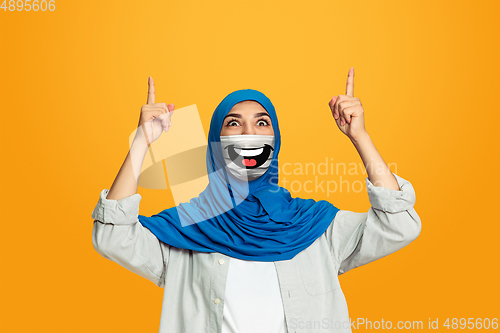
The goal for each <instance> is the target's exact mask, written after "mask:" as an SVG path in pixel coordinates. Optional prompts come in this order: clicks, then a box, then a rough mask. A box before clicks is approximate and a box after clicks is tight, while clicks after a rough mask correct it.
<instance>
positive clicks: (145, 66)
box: [0, 0, 500, 333]
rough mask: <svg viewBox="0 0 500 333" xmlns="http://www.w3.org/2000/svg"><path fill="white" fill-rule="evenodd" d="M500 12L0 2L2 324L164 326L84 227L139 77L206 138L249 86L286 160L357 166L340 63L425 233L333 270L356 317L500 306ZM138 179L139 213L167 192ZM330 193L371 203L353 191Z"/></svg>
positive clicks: (152, 298)
mask: <svg viewBox="0 0 500 333" xmlns="http://www.w3.org/2000/svg"><path fill="white" fill-rule="evenodd" d="M499 7H500V3H499V2H498V1H472V0H470V1H458V0H455V1H436V0H433V1H400V0H397V1H375V0H373V1H354V0H349V1H332V0H329V1H277V0H267V1H240V0H238V1H192V0H190V1H96V0H93V1H60V0H58V1H56V10H55V11H54V12H33V11H32V12H17V11H15V12H9V11H7V12H4V11H3V10H0V27H1V35H0V48H1V52H0V57H1V66H0V68H1V69H0V100H1V108H2V130H1V140H2V141H1V144H2V155H3V157H2V163H1V168H2V169H1V172H2V183H3V188H2V194H1V196H2V200H1V202H2V213H3V217H2V241H1V242H0V244H1V248H0V250H1V258H2V269H1V277H0V279H1V284H0V286H1V287H0V288H1V305H0V307H1V308H0V325H1V326H0V331H2V332H6V333H10V332H54V333H55V332H96V333H98V332H102V333H108V332H121V333H125V332H134V333H136V332H157V331H158V327H159V321H160V312H161V303H162V297H163V289H161V288H158V287H156V286H155V285H154V284H153V283H151V282H149V281H148V280H146V279H144V278H142V277H140V276H138V275H135V274H133V273H131V272H129V271H127V270H126V269H124V268H122V267H121V266H119V265H118V264H116V263H113V262H111V261H108V260H106V259H104V258H103V257H101V256H100V255H99V254H98V253H97V252H96V251H95V250H94V249H93V246H92V238H91V234H92V226H93V220H92V218H91V212H92V210H93V209H94V207H95V205H96V203H97V200H98V198H99V193H100V191H101V190H102V189H103V188H108V189H109V188H110V186H111V184H112V182H113V180H114V178H115V176H116V174H117V172H118V170H119V168H120V166H121V164H122V163H123V160H124V158H125V156H126V154H127V151H128V137H129V135H130V133H131V132H132V131H133V130H134V129H135V126H136V125H137V121H138V116H139V112H140V107H141V106H142V105H143V104H145V103H146V98H147V79H148V76H152V77H153V78H154V80H155V83H156V91H157V95H156V101H157V102H166V103H174V104H175V105H176V107H177V108H180V107H184V106H188V105H192V104H196V105H197V107H198V110H199V112H200V116H201V119H202V122H203V126H204V129H205V131H206V133H208V128H209V122H210V117H211V114H212V112H213V110H214V109H215V107H216V106H217V105H218V103H219V102H220V101H221V100H222V99H223V98H224V97H225V96H226V95H227V94H228V93H230V92H232V91H234V90H237V89H247V88H251V89H257V90H259V91H262V92H263V93H265V94H266V95H267V96H268V97H269V98H270V99H271V101H272V102H273V103H274V105H275V107H276V110H277V112H278V117H279V120H280V127H281V134H282V141H283V145H282V150H281V154H280V163H282V164H283V163H285V162H290V163H309V162H312V163H321V162H324V161H325V158H333V159H334V161H335V162H336V163H341V162H344V163H350V162H353V163H359V162H361V160H360V158H359V156H358V155H357V152H356V150H355V149H354V147H353V146H352V144H351V142H350V141H349V140H348V138H347V137H345V136H344V135H343V134H342V133H341V132H340V131H339V130H338V128H337V127H336V125H335V123H334V120H333V118H332V116H331V113H330V109H329V107H328V105H327V103H328V101H329V100H330V98H331V97H332V96H334V95H339V94H344V93H345V81H346V78H347V72H348V70H349V68H350V67H351V66H353V67H354V70H355V79H354V87H355V88H354V96H356V97H359V98H360V99H361V101H362V103H363V106H364V109H365V119H366V120H365V121H366V127H367V130H368V132H369V134H370V135H371V137H372V139H373V141H374V143H375V145H376V147H377V148H378V150H379V151H380V153H381V154H382V156H383V157H384V159H385V161H386V162H387V163H396V164H397V172H398V174H399V175H400V176H401V177H403V178H405V179H408V180H409V181H410V182H411V183H412V184H413V186H414V188H415V191H416V194H417V201H416V205H415V209H416V211H417V213H418V214H419V216H420V218H421V220H422V232H421V235H420V237H419V238H417V240H415V242H413V243H411V244H410V245H409V246H408V247H405V248H403V249H402V250H400V251H398V252H396V253H394V254H392V255H390V256H388V257H385V258H383V259H380V260H378V261H376V262H374V263H371V264H369V265H366V266H363V267H360V268H358V269H355V270H353V271H351V272H348V273H346V274H345V275H343V276H341V277H340V282H341V285H342V288H343V290H344V293H345V295H346V299H347V303H348V306H349V311H350V317H351V318H352V319H356V318H366V319H368V320H371V321H376V320H378V321H380V320H381V319H384V320H385V321H387V320H391V321H392V322H394V323H395V322H397V321H399V320H403V321H405V320H422V321H424V323H427V321H428V319H429V318H431V319H432V320H435V319H436V318H439V319H440V322H441V321H444V320H445V319H446V318H453V317H455V318H493V317H497V318H498V317H500V316H499V305H498V304H499V303H498V299H499V296H500V293H499V287H498V281H499V277H500V275H499V259H498V255H499V245H498V244H499V240H498V237H499V231H500V229H499V226H498V224H499V219H498V208H499V205H498V201H499V196H498V183H497V179H498V164H499V158H498V155H499V151H498V131H499V117H498V113H499V108H498V96H499V92H500V89H499V88H500V84H499V61H498V60H499V58H500V57H499V56H500V52H499V40H500V39H499V31H500V29H499V20H498V15H499ZM174 117H175V115H174ZM172 126H175V118H172ZM308 177H310V175H309V176H307V175H304V176H297V177H296V178H289V179H290V180H292V179H296V180H299V181H302V182H303V181H305V180H307V179H308ZM331 177H332V179H335V178H336V177H337V176H336V175H331ZM364 177H365V175H362V174H358V175H354V176H352V178H350V179H351V180H361V181H363V182H364ZM139 193H140V194H141V195H142V201H141V206H140V209H141V214H142V215H148V216H150V215H152V214H155V213H158V212H159V211H161V210H163V209H165V208H168V207H170V206H171V205H172V197H171V195H170V192H169V191H168V190H147V189H144V188H139ZM293 195H294V196H300V197H311V198H314V199H317V200H320V199H326V194H325V193H313V194H310V193H302V192H300V191H299V192H294V193H293ZM328 200H329V201H330V202H332V203H333V204H334V205H335V206H337V207H339V208H340V209H345V210H352V211H359V212H365V211H367V210H368V208H369V201H368V197H367V195H366V192H365V190H363V191H361V192H359V193H354V192H352V191H351V192H341V193H340V192H337V193H335V194H334V195H330V196H329V197H328ZM443 330H444V329H443Z"/></svg>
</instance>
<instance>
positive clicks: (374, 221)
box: [92, 175, 421, 333]
mask: <svg viewBox="0 0 500 333" xmlns="http://www.w3.org/2000/svg"><path fill="white" fill-rule="evenodd" d="M394 176H395V177H396V179H397V181H398V184H399V186H400V189H401V191H396V190H392V189H388V188H383V187H378V186H374V185H373V184H372V183H371V182H370V180H369V179H368V178H366V185H367V191H368V197H369V200H370V204H371V207H370V209H369V210H368V212H367V213H355V212H350V211H345V210H340V211H339V212H338V213H337V216H336V217H335V219H334V220H333V221H332V223H331V224H330V226H329V227H328V229H327V230H326V231H325V233H324V234H323V235H322V236H321V237H319V238H318V239H316V241H314V243H313V244H311V245H310V246H309V247H308V248H307V249H305V250H303V251H302V252H300V253H299V254H297V255H296V256H295V257H294V258H293V259H290V260H283V261H275V262H274V265H275V267H276V272H277V275H278V280H279V287H280V293H281V298H282V301H283V310H284V313H285V321H286V325H287V330H288V332H289V333H299V332H300V333H305V332H351V325H350V321H349V313H348V310H347V304H346V300H345V298H344V293H343V292H342V289H341V288H340V284H339V280H338V277H337V276H338V275H340V274H343V273H345V272H347V271H349V270H350V269H353V268H356V267H359V266H361V265H365V264H367V263H369V262H372V261H374V260H377V259H379V258H382V257H384V256H386V255H388V254H390V253H393V252H395V251H397V250H399V249H401V248H402V247H404V246H406V245H408V244H409V243H410V242H412V241H413V240H414V239H415V238H417V237H418V235H419V234H420V229H421V223H420V218H419V216H418V215H417V213H416V212H415V210H414V209H413V205H414V204H415V191H414V189H413V186H412V185H411V183H410V182H408V181H407V180H405V179H403V178H401V177H399V176H397V175H394ZM107 193H108V190H107V189H104V190H102V191H101V194H100V198H99V201H98V203H97V205H96V207H95V209H94V211H93V212H92V218H93V219H94V229H93V231H92V241H93V244H94V248H95V250H96V251H97V252H98V253H99V254H101V255H102V256H103V257H104V258H106V259H109V260H112V261H114V262H116V263H118V264H119V265H121V266H123V267H125V268H127V269H128V270H130V271H132V272H134V273H136V274H139V275H140V276H142V277H145V278H146V279H148V280H150V281H151V282H153V283H154V284H156V285H157V286H159V287H161V288H164V296H163V305H162V311H161V320H160V333H174V332H175V333H183V332H186V333H201V332H207V333H216V332H218V333H220V332H221V329H222V321H223V316H222V315H223V308H224V292H225V286H226V278H227V273H228V267H229V266H228V265H229V263H230V260H229V259H230V258H229V257H228V256H226V255H224V254H221V253H206V252H197V251H192V250H186V249H179V248H175V247H173V246H170V245H168V244H165V243H163V242H162V241H159V240H158V239H157V238H156V236H154V235H153V234H152V233H151V232H150V231H149V229H147V228H145V227H143V226H142V224H141V223H140V222H139V219H138V215H139V203H140V201H141V195H140V194H137V193H136V194H133V195H131V196H129V197H126V198H123V199H121V200H118V201H117V200H108V199H106V196H107ZM256 320H258V319H256ZM259 333H266V332H259Z"/></svg>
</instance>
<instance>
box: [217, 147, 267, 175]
mask: <svg viewBox="0 0 500 333" xmlns="http://www.w3.org/2000/svg"><path fill="white" fill-rule="evenodd" d="M226 149H227V151H228V154H229V158H230V159H231V161H233V163H235V164H236V165H237V166H239V167H242V168H247V169H254V168H258V167H260V166H261V165H262V164H264V163H265V162H266V161H267V160H268V158H269V155H270V154H271V152H272V151H273V150H274V149H273V148H272V147H271V146H270V145H264V147H260V148H237V147H235V146H234V145H229V146H227V147H226Z"/></svg>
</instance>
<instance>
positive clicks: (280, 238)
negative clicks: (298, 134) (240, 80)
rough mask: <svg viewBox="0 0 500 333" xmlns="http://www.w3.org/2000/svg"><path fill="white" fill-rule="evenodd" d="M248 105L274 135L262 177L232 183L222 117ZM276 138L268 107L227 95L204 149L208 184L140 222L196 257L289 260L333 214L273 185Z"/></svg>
mask: <svg viewBox="0 0 500 333" xmlns="http://www.w3.org/2000/svg"><path fill="white" fill-rule="evenodd" d="M245 100H253V101H256V102H258V103H260V104H261V105H262V106H263V107H264V108H265V109H266V110H267V112H268V113H269V116H270V117H271V122H272V126H273V130H274V135H275V144H274V151H273V158H272V161H271V164H270V166H269V168H268V170H267V171H266V173H265V174H264V175H262V176H260V177H259V178H257V179H255V180H252V181H243V180H240V179H237V178H235V177H233V176H232V175H231V174H230V173H229V172H228V170H227V169H226V164H225V161H224V158H223V154H222V149H221V144H220V131H221V128H222V124H223V120H224V117H225V116H226V115H227V114H228V112H229V111H230V110H231V108H232V107H233V106H234V105H235V104H236V103H239V102H242V101H245ZM280 146H281V136H280V131H279V125H278V118H277V115H276V111H275V109H274V106H273V104H272V103H271V101H270V100H269V98H267V96H265V95H264V94H263V93H261V92H259V91H257V90H253V89H242V90H237V91H234V92H232V93H230V94H229V95H227V96H226V97H225V98H224V99H223V100H222V102H221V103H220V104H219V105H218V106H217V108H216V109H215V111H214V113H213V116H212V120H211V123H210V131H209V134H208V145H207V155H206V163H207V172H208V179H209V184H208V186H207V187H206V188H205V190H204V191H203V192H201V193H200V195H199V196H198V197H196V198H193V199H191V200H190V201H189V202H188V203H181V204H179V205H178V206H176V207H172V208H168V209H165V210H163V211H162V212H160V213H158V214H156V215H153V216H150V217H147V216H143V215H139V222H140V223H141V224H142V225H143V226H144V227H146V228H148V229H149V230H150V231H151V232H152V233H153V234H154V235H155V236H156V237H157V238H158V239H159V240H161V241H162V242H164V243H166V244H169V245H171V246H174V247H177V248H182V249H189V250H194V251H199V252H219V253H223V254H225V255H228V256H230V257H234V258H238V259H242V260H253V261H279V260H289V259H292V258H293V257H295V255H297V254H298V253H299V252H301V251H302V250H304V249H306V248H307V247H309V245H311V244H312V243H313V242H314V241H315V240H316V239H317V238H318V237H320V236H321V235H322V234H323V233H324V232H325V231H326V229H327V228H328V226H329V225H330V224H331V223H332V222H333V219H334V218H335V216H336V214H337V212H338V211H339V209H338V208H336V207H335V206H333V205H332V204H331V203H329V202H327V201H324V200H320V201H317V202H316V201H314V200H313V199H301V198H292V196H291V195H290V192H289V191H288V190H286V189H285V188H283V187H280V186H279V185H278V180H279V178H278V177H279V168H278V154H279V150H280Z"/></svg>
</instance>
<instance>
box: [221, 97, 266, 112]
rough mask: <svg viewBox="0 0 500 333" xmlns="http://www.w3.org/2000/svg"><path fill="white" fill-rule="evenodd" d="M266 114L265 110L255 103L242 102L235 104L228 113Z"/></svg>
mask: <svg viewBox="0 0 500 333" xmlns="http://www.w3.org/2000/svg"><path fill="white" fill-rule="evenodd" d="M262 111H264V112H266V113H267V110H266V109H265V108H264V107H263V106H262V105H261V104H260V103H259V102H257V101H250V100H248V101H242V102H239V103H236V104H235V105H234V106H233V107H232V108H231V110H229V112H249V113H253V112H262Z"/></svg>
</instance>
